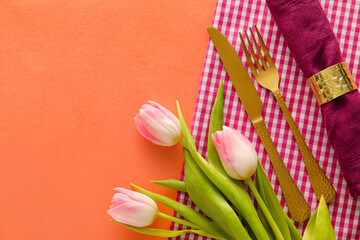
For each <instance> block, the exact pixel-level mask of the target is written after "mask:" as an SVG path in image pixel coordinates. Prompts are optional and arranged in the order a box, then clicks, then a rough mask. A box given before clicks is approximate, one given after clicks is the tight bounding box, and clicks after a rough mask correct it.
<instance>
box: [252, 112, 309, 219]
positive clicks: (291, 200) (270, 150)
mask: <svg viewBox="0 0 360 240" xmlns="http://www.w3.org/2000/svg"><path fill="white" fill-rule="evenodd" d="M254 127H255V129H256V132H257V133H258V135H259V137H260V139H261V141H262V143H263V144H264V147H265V149H266V152H267V154H268V155H269V158H270V161H271V164H272V166H273V168H274V170H275V173H276V176H277V179H278V181H279V184H280V187H281V190H282V193H283V196H284V199H285V202H286V204H287V206H288V209H289V212H290V215H291V217H292V218H293V219H294V221H296V222H304V221H305V220H306V219H308V218H309V216H310V208H309V205H308V204H307V202H306V201H305V199H304V197H303V195H302V194H301V192H300V190H299V189H298V187H297V186H296V184H295V182H294V180H293V178H292V177H291V175H290V173H289V172H288V170H287V168H286V166H285V165H284V162H283V161H282V159H281V157H280V155H279V152H278V151H277V150H276V147H275V145H274V142H273V141H272V139H271V137H270V134H269V131H268V129H267V128H266V125H265V123H264V120H263V119H262V118H261V119H260V120H259V121H257V122H256V123H254Z"/></svg>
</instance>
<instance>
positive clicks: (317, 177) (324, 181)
mask: <svg viewBox="0 0 360 240" xmlns="http://www.w3.org/2000/svg"><path fill="white" fill-rule="evenodd" d="M249 30H250V33H251V37H252V39H253V43H254V45H255V47H256V51H257V54H258V56H259V57H258V58H259V59H260V61H261V63H262V64H260V62H259V59H258V58H257V57H256V54H255V51H254V49H253V47H252V45H251V41H250V38H249V36H248V34H247V32H246V31H244V32H245V35H246V39H247V42H248V45H249V48H250V51H251V56H253V58H254V62H253V61H252V59H251V57H250V54H249V52H248V50H247V48H246V45H245V42H244V39H243V38H242V36H241V33H239V35H240V38H241V44H242V46H243V49H244V52H245V55H246V59H247V62H248V63H249V66H250V69H251V72H252V74H253V75H254V77H255V79H256V80H257V82H258V83H259V84H260V85H261V86H262V87H263V88H266V89H268V90H270V91H271V92H272V93H273V94H274V96H275V98H276V100H277V101H278V103H279V105H280V108H281V110H282V111H283V113H284V115H285V117H286V120H287V122H288V124H289V126H290V129H291V131H292V132H293V135H294V138H295V140H296V142H297V144H298V146H299V149H300V153H301V156H302V157H303V159H304V163H305V167H306V170H307V172H308V176H309V179H310V182H311V185H312V188H313V190H314V193H315V196H316V198H317V199H318V200H320V197H321V195H323V196H324V198H325V200H326V202H327V203H329V202H331V201H333V200H334V199H335V197H336V192H335V189H334V187H333V185H332V184H331V182H330V180H329V178H328V177H327V176H326V174H325V173H324V171H323V170H322V169H321V167H320V166H319V164H318V162H317V161H316V159H315V157H314V156H313V154H312V153H311V151H310V149H309V147H308V146H307V145H306V143H305V141H304V138H303V137H302V135H301V133H300V131H299V129H298V128H297V126H296V123H295V121H294V119H293V118H292V117H291V114H290V112H289V109H288V108H287V106H286V103H285V101H284V99H283V97H282V95H281V93H280V90H279V87H278V85H279V72H278V70H277V69H276V66H275V64H274V62H273V60H272V58H271V56H270V54H269V51H268V49H267V48H266V46H265V43H264V40H263V39H262V37H261V35H260V32H259V30H258V29H257V27H256V25H255V30H256V33H257V36H258V39H259V41H260V44H261V49H262V50H263V52H264V54H265V57H266V60H267V63H268V64H266V61H265V59H264V57H263V55H262V53H261V51H260V47H259V45H258V44H257V42H256V39H255V36H254V33H253V31H252V30H251V28H249Z"/></svg>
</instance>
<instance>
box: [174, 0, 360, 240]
mask: <svg viewBox="0 0 360 240" xmlns="http://www.w3.org/2000/svg"><path fill="white" fill-rule="evenodd" d="M321 5H322V6H323V8H324V12H325V13H326V15H327V17H328V19H329V21H330V24H331V26H332V28H333V30H334V33H335V35H336V37H337V38H338V39H339V42H340V48H341V50H342V53H343V57H344V59H345V62H347V63H349V65H348V66H349V68H350V71H351V72H352V76H353V77H354V79H356V81H357V82H356V83H357V84H358V85H359V79H360V72H359V71H358V69H359V67H360V63H359V56H360V42H359V34H360V16H359V14H358V13H359V12H360V1H358V0H357V1H356V0H342V1H333V0H321ZM255 24H256V25H257V26H258V28H259V30H260V33H261V34H262V36H263V38H264V40H265V44H266V46H267V47H268V49H269V52H270V55H271V56H272V57H273V60H274V62H275V65H276V66H277V68H278V70H279V73H280V85H279V89H280V91H281V92H282V94H283V97H284V99H285V102H286V103H287V105H288V107H289V110H290V112H291V114H292V116H293V118H294V120H295V122H296V123H297V125H298V127H299V130H300V132H301V133H302V135H303V137H304V139H305V141H306V143H307V144H308V146H309V148H310V150H311V151H312V153H313V154H314V156H315V158H316V159H317V160H318V162H319V164H320V166H321V167H322V169H323V170H324V172H325V173H326V175H327V176H328V177H329V179H330V181H331V182H332V183H333V185H334V187H335V189H336V192H337V198H336V200H335V201H334V202H332V203H330V205H329V212H330V217H331V219H332V223H333V226H334V230H335V234H336V237H337V239H339V240H340V239H360V225H359V218H360V199H359V200H358V199H357V198H352V197H350V194H349V189H348V188H347V184H346V182H345V180H344V176H343V175H342V173H341V172H340V167H339V165H338V161H337V159H336V157H335V155H334V151H333V149H332V147H331V145H330V142H329V139H328V135H327V134H326V131H325V127H324V124H323V121H322V117H321V113H320V108H319V106H318V104H317V102H316V99H315V97H314V96H313V93H312V92H311V89H310V87H309V85H308V83H307V82H306V81H304V79H305V77H304V76H303V74H302V72H301V71H300V69H299V67H298V66H297V65H296V63H295V61H294V59H293V57H292V56H291V54H290V51H289V49H288V48H287V46H286V45H285V43H284V39H283V38H282V36H281V33H280V32H279V31H278V28H277V26H276V24H275V22H274V20H273V19H272V17H271V14H270V12H269V10H268V8H267V5H266V2H265V1H261V0H240V1H239V0H238V1H235V0H218V2H217V5H216V9H215V14H214V19H213V26H214V27H216V28H217V29H219V30H220V31H221V32H222V33H224V35H225V36H226V37H227V38H228V40H229V41H230V43H232V45H233V46H234V48H235V50H236V51H237V52H238V53H239V56H240V57H241V60H242V62H243V63H245V67H246V68H248V65H247V64H246V58H245V55H244V54H243V52H242V49H241V48H240V45H241V44H240V39H239V37H238V32H239V31H243V30H244V29H246V28H248V27H251V26H253V25H255ZM249 73H250V70H249ZM221 79H223V80H224V117H225V125H227V126H230V127H233V128H236V129H238V130H239V131H241V132H242V133H243V134H244V135H245V136H247V137H248V138H249V140H250V141H251V142H252V143H253V145H254V146H255V149H256V150H257V152H258V156H259V159H260V160H261V162H262V164H263V166H264V169H265V171H266V172H267V173H268V176H269V179H270V181H271V183H272V185H273V186H274V189H275V192H276V193H277V196H278V198H279V200H280V202H281V204H282V206H283V207H284V210H285V211H286V212H287V211H288V209H287V207H286V204H285V201H284V198H283V196H282V193H281V188H280V186H279V183H278V182H277V180H276V175H275V172H274V170H273V168H272V166H271V164H270V160H269V158H268V156H267V154H266V151H265V149H264V146H263V145H262V143H261V141H260V139H259V137H258V135H257V133H256V131H255V129H254V128H253V126H252V124H251V122H250V120H249V118H248V116H247V114H246V112H245V109H244V108H243V106H242V105H241V102H240V100H239V98H238V96H237V94H236V92H235V89H234V87H233V86H232V84H231V82H230V79H229V77H228V76H227V74H226V71H225V69H224V67H223V65H222V62H221V60H220V58H219V56H218V54H217V52H216V49H215V47H214V45H213V44H212V42H211V41H210V40H209V44H208V48H207V53H206V57H205V63H204V67H203V73H202V76H201V81H200V86H199V92H198V97H197V102H196V106H195V113H194V117H193V121H192V128H191V130H192V134H193V137H194V139H195V142H196V144H197V148H198V151H199V153H200V154H202V155H203V156H204V157H206V150H207V149H206V147H207V140H208V139H207V134H208V125H209V119H210V112H211V107H212V104H213V102H214V100H215V96H216V92H217V89H218V85H219V82H220V80H221ZM254 83H255V87H256V88H257V89H258V92H259V95H260V98H261V99H262V100H263V111H262V113H263V118H264V121H265V124H266V125H267V127H268V129H269V131H270V135H271V137H272V139H273V140H274V143H275V146H276V147H277V149H278V151H279V153H280V156H281V157H282V159H283V161H284V163H285V165H286V167H287V169H288V170H289V172H290V174H291V176H293V178H294V181H295V183H296V184H297V186H298V187H299V189H300V191H301V192H302V194H303V195H304V197H305V199H306V201H307V202H308V204H309V206H310V208H311V210H312V212H314V210H315V209H316V207H317V205H318V201H317V199H316V197H315V195H314V192H313V190H312V188H311V186H310V181H309V179H308V176H307V172H306V169H305V165H304V163H303V160H302V157H301V155H300V152H299V149H298V146H297V144H296V142H295V139H294V138H293V135H292V133H291V130H290V128H289V126H288V124H287V122H286V119H285V116H284V115H283V113H282V112H281V109H280V106H279V105H278V104H277V102H276V100H275V98H274V96H273V95H272V94H271V93H270V92H269V91H267V90H265V89H263V88H261V87H260V86H259V85H258V84H257V82H256V81H254ZM181 178H182V180H183V173H182V177H181ZM177 201H179V202H181V203H184V204H186V205H188V206H191V207H193V208H195V209H196V206H195V205H194V203H192V202H191V199H190V198H189V197H188V195H187V194H184V193H180V192H179V193H178V195H177ZM296 226H297V227H298V228H299V230H300V231H303V230H304V229H305V226H306V224H296ZM181 227H182V226H179V225H177V224H174V225H171V229H173V230H176V229H181ZM173 239H176V240H179V239H195V240H196V239H208V238H205V237H202V236H197V235H194V234H186V235H182V236H179V237H176V238H173Z"/></svg>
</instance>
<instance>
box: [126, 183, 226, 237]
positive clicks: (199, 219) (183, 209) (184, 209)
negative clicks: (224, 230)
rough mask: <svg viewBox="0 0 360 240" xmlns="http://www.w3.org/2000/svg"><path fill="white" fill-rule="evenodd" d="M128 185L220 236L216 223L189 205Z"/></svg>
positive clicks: (201, 227)
mask: <svg viewBox="0 0 360 240" xmlns="http://www.w3.org/2000/svg"><path fill="white" fill-rule="evenodd" d="M130 185H131V186H132V187H133V188H135V189H136V190H137V191H139V192H141V193H142V194H144V195H146V196H148V197H150V198H152V199H153V200H155V201H157V202H159V203H162V204H164V205H166V206H168V207H170V208H171V209H173V210H175V211H176V212H178V213H179V214H181V215H182V216H183V217H184V218H185V219H187V220H188V221H190V222H192V223H193V224H195V225H196V226H198V227H199V228H200V229H203V230H205V231H207V232H208V233H210V234H212V235H216V236H219V235H220V236H221V234H220V232H221V231H219V228H218V226H217V225H216V224H214V223H213V222H211V221H210V220H209V219H208V218H207V217H205V216H204V215H202V214H201V213H199V212H197V211H195V210H194V209H192V208H191V207H188V206H186V205H184V204H182V203H179V202H177V201H175V200H173V199H171V198H168V197H165V196H163V195H160V194H156V193H153V192H150V191H147V190H145V189H143V188H141V187H138V186H136V185H135V184H130Z"/></svg>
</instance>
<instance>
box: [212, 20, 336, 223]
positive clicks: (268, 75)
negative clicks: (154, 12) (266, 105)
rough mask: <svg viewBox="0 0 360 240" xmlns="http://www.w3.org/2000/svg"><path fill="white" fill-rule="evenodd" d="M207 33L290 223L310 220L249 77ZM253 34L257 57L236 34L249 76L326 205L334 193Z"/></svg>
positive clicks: (225, 45)
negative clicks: (272, 101)
mask: <svg viewBox="0 0 360 240" xmlns="http://www.w3.org/2000/svg"><path fill="white" fill-rule="evenodd" d="M207 30H208V33H209V35H210V38H211V40H212V42H213V43H214V46H215V48H216V50H217V52H218V54H219V56H220V59H221V61H222V62H223V65H224V67H225V69H226V71H227V73H228V75H229V77H230V80H231V82H232V84H233V86H234V87H235V90H236V92H237V94H238V96H239V98H240V101H241V103H242V105H243V106H244V108H245V111H246V113H247V114H248V116H249V118H250V120H251V122H252V124H253V126H254V128H255V130H256V131H257V133H258V135H259V137H260V139H261V141H262V143H263V145H264V147H265V150H266V152H267V154H268V156H269V158H270V161H271V164H272V166H273V168H274V170H275V173H276V176H277V179H278V181H279V184H280V187H281V190H282V193H283V196H284V199H285V202H286V204H287V206H288V209H289V212H290V215H291V216H292V218H293V219H294V221H296V222H304V221H305V220H307V219H308V218H309V216H310V208H309V206H308V204H307V202H306V201H305V199H304V197H303V195H302V194H301V192H300V190H299V189H298V187H297V185H296V183H295V182H294V180H293V178H292V177H291V175H290V173H289V172H288V170H287V168H286V166H285V165H284V163H283V161H282V159H281V157H280V154H279V152H278V151H277V149H276V147H275V145H274V143H273V141H272V139H271V136H270V134H269V131H268V129H267V127H266V125H265V123H264V119H263V117H262V114H261V111H262V101H261V99H260V97H259V94H258V92H257V90H256V88H255V86H254V84H253V82H252V80H251V77H250V75H249V74H248V72H247V70H246V69H245V67H244V65H243V64H242V62H241V60H240V58H239V56H238V54H237V53H236V51H235V49H234V48H233V47H232V45H231V44H230V42H229V41H228V40H227V39H226V37H225V36H224V35H223V34H222V33H221V32H220V31H219V30H217V29H216V28H214V27H208V29H207ZM255 31H256V35H257V37H258V40H259V42H260V46H259V44H258V43H257V41H256V37H255V34H254V33H253V31H252V30H251V28H250V35H251V38H252V40H253V44H254V46H255V48H256V53H257V54H256V53H255V50H254V48H253V46H252V44H251V40H250V37H249V35H248V33H247V32H246V31H244V32H245V38H246V40H247V43H248V48H249V49H250V52H249V51H248V48H247V46H246V43H245V41H244V38H243V37H242V35H241V33H239V35H240V39H241V43H242V47H243V51H244V54H245V56H246V59H247V62H248V64H249V67H250V69H251V72H252V75H253V76H254V78H255V79H256V81H257V82H258V83H259V84H260V86H262V87H263V88H265V89H268V90H269V91H271V92H272V93H273V95H274V96H275V98H276V100H277V102H278V103H279V105H280V108H281V110H282V112H283V113H284V115H285V118H286V120H287V122H288V124H289V126H290V129H291V131H292V133H293V136H294V138H295V140H296V142H297V144H298V146H299V150H300V153H301V156H302V158H303V160H304V163H305V167H306V170H307V173H308V176H309V179H310V182H311V186H312V188H313V190H314V193H315V196H316V197H317V199H320V197H321V196H322V195H323V196H324V198H325V200H326V202H327V203H329V202H331V201H333V200H334V199H335V198H336V192H335V189H334V187H333V185H332V184H331V182H330V180H329V179H328V177H327V176H326V175H325V173H324V171H323V170H322V169H321V167H320V166H319V164H318V162H317V160H316V159H315V157H314V156H313V154H312V153H311V151H310V149H309V147H308V146H307V144H306V142H305V141H304V138H303V137H302V135H301V133H300V131H299V129H298V128H297V126H296V123H295V121H294V119H293V118H292V116H291V114H290V112H289V109H288V107H287V106H286V103H285V101H284V99H283V97H282V95H281V93H280V90H279V87H278V84H279V78H280V77H279V72H278V70H277V68H276V66H275V64H274V62H273V60H272V58H271V56H270V54H269V51H268V49H267V48H266V46H265V43H264V41H263V39H262V37H261V35H260V32H259V30H258V29H257V27H256V26H255ZM261 50H262V52H263V53H262V52H261ZM264 55H265V57H264Z"/></svg>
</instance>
